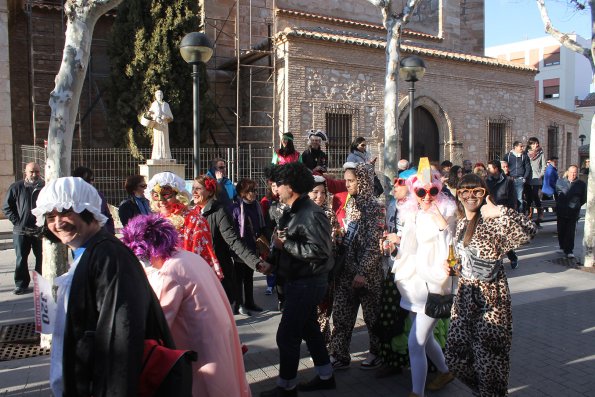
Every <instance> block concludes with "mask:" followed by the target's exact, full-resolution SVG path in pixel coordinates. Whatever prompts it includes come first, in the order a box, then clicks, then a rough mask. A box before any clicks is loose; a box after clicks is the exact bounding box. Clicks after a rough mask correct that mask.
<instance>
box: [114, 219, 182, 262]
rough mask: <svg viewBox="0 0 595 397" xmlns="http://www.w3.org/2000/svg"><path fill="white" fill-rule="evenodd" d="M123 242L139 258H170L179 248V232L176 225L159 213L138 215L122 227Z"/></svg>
mask: <svg viewBox="0 0 595 397" xmlns="http://www.w3.org/2000/svg"><path fill="white" fill-rule="evenodd" d="M122 234H123V235H124V237H123V238H122V242H123V243H124V244H126V246H127V247H128V248H130V249H131V250H132V252H134V254H135V255H136V256H137V257H138V258H139V259H144V260H150V259H151V258H161V259H163V260H166V259H169V258H170V257H171V256H172V254H173V252H174V251H175V250H176V249H177V248H178V243H179V234H178V231H177V230H176V228H175V227H174V225H173V224H172V223H171V222H170V221H168V220H167V219H164V218H161V217H160V216H159V215H156V214H155V215H138V216H135V217H134V218H132V219H131V220H130V221H129V222H128V225H126V227H125V228H124V229H122Z"/></svg>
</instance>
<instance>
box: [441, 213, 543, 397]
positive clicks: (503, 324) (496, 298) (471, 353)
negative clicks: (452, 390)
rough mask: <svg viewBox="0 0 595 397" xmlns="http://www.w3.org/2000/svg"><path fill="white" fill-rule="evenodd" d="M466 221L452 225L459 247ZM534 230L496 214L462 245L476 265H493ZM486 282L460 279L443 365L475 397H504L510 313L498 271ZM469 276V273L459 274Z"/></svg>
mask: <svg viewBox="0 0 595 397" xmlns="http://www.w3.org/2000/svg"><path fill="white" fill-rule="evenodd" d="M467 224H468V221H467V220H466V219H461V220H460V221H459V223H458V225H457V231H456V237H455V238H456V240H457V241H459V237H461V240H462V235H463V233H464V229H465V227H466V226H467ZM535 232H536V226H535V224H534V223H533V222H531V221H530V220H529V219H528V218H527V217H526V216H524V215H522V214H519V213H517V212H516V211H515V210H513V209H510V208H504V207H502V208H501V216H500V217H498V218H492V219H481V220H480V221H479V223H478V225H477V228H476V229H475V232H474V234H473V237H472V239H471V241H470V243H469V245H468V247H472V248H473V249H475V250H476V252H478V256H479V257H480V258H482V259H487V260H497V259H500V258H501V257H502V256H503V255H504V254H505V253H506V252H507V251H509V250H511V249H514V248H516V247H518V246H519V245H521V244H523V243H526V242H527V241H529V240H530V239H531V237H533V236H534V235H535ZM497 266H499V269H498V270H497V272H496V275H495V279H494V280H493V281H491V282H489V281H481V280H472V279H468V278H465V277H461V279H460V280H459V286H458V291H457V295H456V297H455V300H454V305H453V308H452V313H451V322H450V328H449V331H448V337H447V341H446V351H445V357H446V363H447V365H448V368H449V370H450V371H451V372H453V373H454V374H455V375H456V376H457V377H458V378H459V379H460V380H461V381H462V382H463V383H465V384H466V385H467V386H469V387H470V388H471V390H472V391H473V393H474V394H475V395H479V396H506V395H507V394H508V375H509V372H510V357H509V355H510V348H511V344H512V310H511V301H510V291H509V289H508V280H507V278H506V274H505V273H504V268H503V267H502V265H501V264H500V265H497ZM463 270H464V271H463V273H464V274H469V273H468V272H470V269H466V270H467V271H465V269H463Z"/></svg>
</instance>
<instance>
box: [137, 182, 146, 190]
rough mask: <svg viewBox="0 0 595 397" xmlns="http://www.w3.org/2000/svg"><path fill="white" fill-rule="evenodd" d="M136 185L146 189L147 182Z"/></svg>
mask: <svg viewBox="0 0 595 397" xmlns="http://www.w3.org/2000/svg"><path fill="white" fill-rule="evenodd" d="M138 187H142V188H143V189H146V188H147V184H146V183H143V184H141V185H138Z"/></svg>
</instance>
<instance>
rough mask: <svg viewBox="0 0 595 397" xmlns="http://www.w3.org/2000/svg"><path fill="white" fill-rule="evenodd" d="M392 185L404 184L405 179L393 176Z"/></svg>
mask: <svg viewBox="0 0 595 397" xmlns="http://www.w3.org/2000/svg"><path fill="white" fill-rule="evenodd" d="M394 185H396V186H405V179H403V178H395V183H394Z"/></svg>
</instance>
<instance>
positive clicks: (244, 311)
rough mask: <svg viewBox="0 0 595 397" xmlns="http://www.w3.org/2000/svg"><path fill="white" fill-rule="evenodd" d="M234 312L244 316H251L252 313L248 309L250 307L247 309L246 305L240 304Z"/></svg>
mask: <svg viewBox="0 0 595 397" xmlns="http://www.w3.org/2000/svg"><path fill="white" fill-rule="evenodd" d="M234 314H241V315H242V316H251V315H252V313H250V312H249V311H248V309H246V306H243V305H239V306H237V307H236V309H235V310H234Z"/></svg>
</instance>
